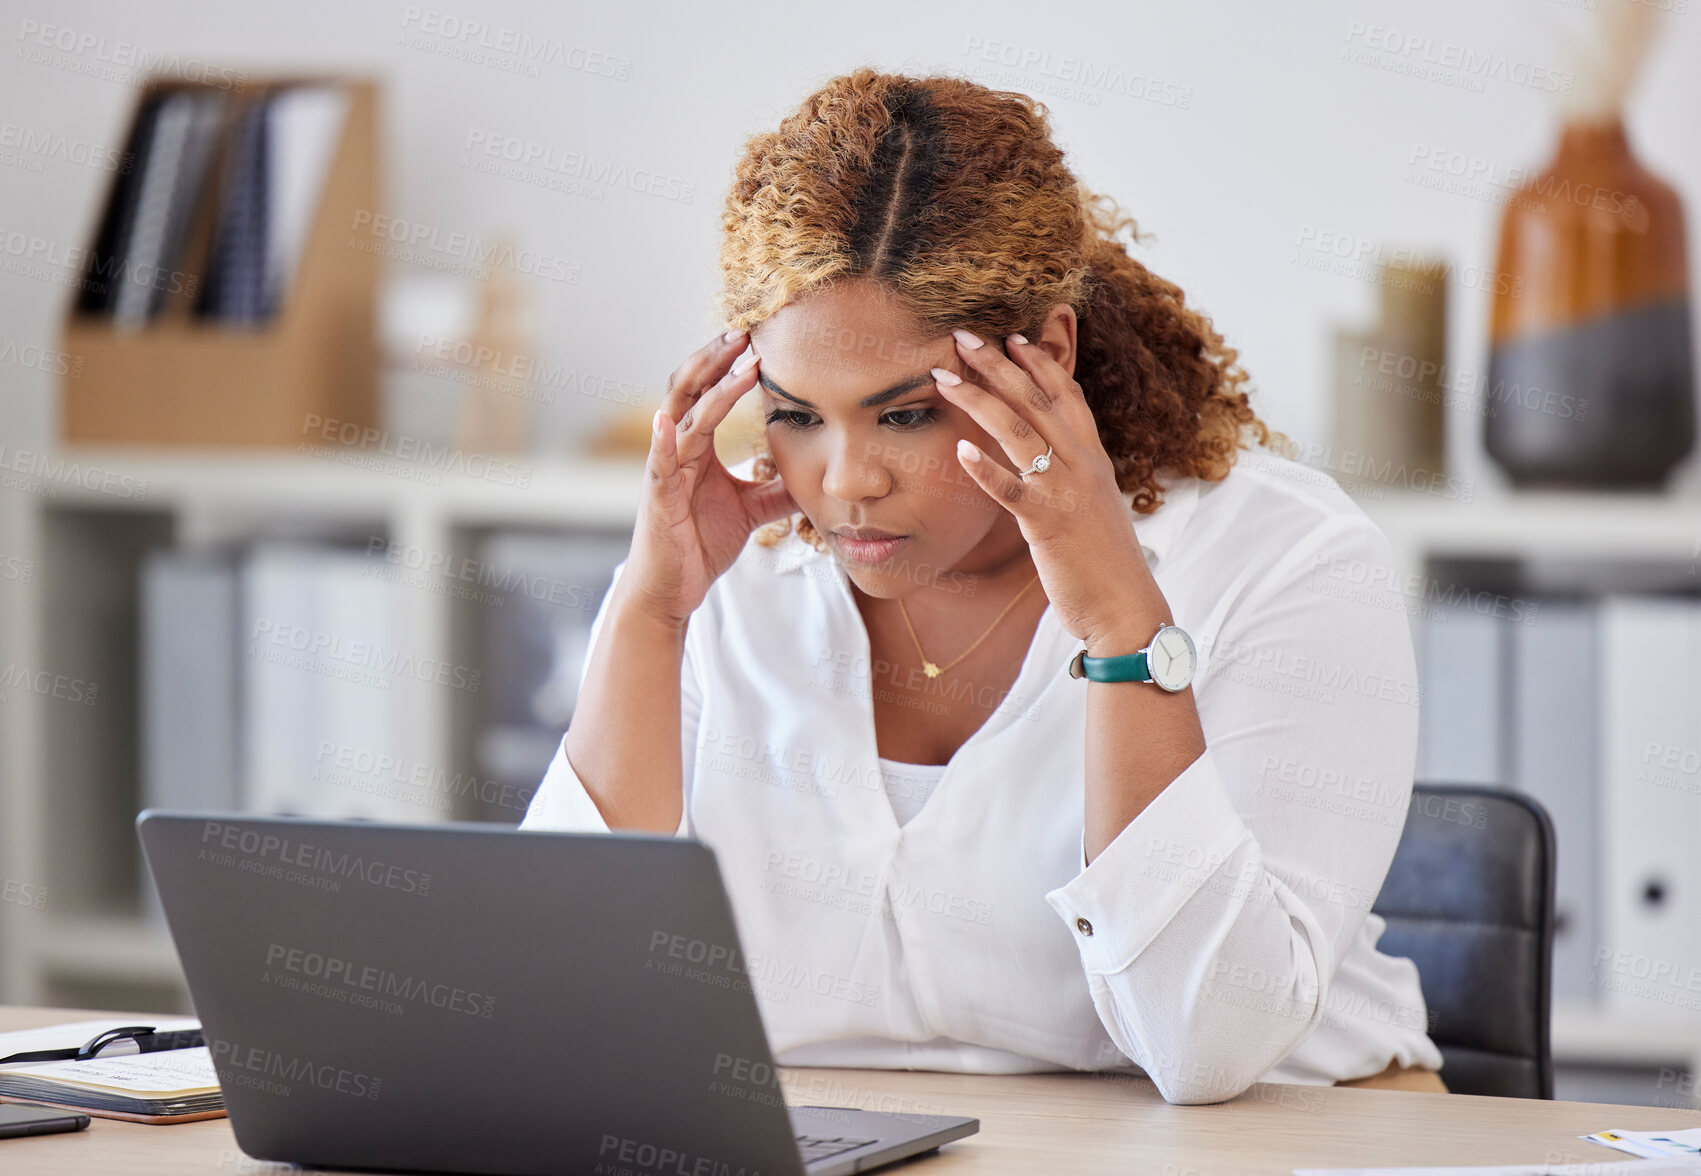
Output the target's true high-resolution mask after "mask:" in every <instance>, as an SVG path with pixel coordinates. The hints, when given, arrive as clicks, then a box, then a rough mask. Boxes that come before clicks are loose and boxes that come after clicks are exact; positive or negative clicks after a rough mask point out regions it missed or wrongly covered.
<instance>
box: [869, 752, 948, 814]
mask: <svg viewBox="0 0 1701 1176" xmlns="http://www.w3.org/2000/svg"><path fill="white" fill-rule="evenodd" d="M950 766H951V765H950V764H906V763H904V762H902V761H901V760H892V759H887V758H886V757H885V756H881V757H880V782H881V785H882V786H883V787H884V788H885V789H886V799H887V800H888V801H890V802H891V805H892V815H893V816H894V817H896V818H897V819H898V824H900V825H907V824H909V823H910V818H911V817H913V816H915V815H916V814H917V813H919V812H920V811H921V806H922V805H923V804H925V803H927V798H928V797H930V796H932V795H933V790H934V789H935V788H937V787H939V779H940V777H942V776H943V775H945V769H946V768H948V767H950Z"/></svg>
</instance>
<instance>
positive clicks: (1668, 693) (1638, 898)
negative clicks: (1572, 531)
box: [1592, 596, 1701, 1019]
mask: <svg viewBox="0 0 1701 1176" xmlns="http://www.w3.org/2000/svg"><path fill="white" fill-rule="evenodd" d="M1598 637H1599V645H1598V648H1599V650H1600V659H1599V660H1600V667H1601V672H1600V676H1599V685H1600V706H1601V741H1600V774H1601V781H1602V785H1603V789H1602V793H1601V806H1602V811H1601V829H1602V833H1603V853H1602V857H1601V870H1602V878H1603V883H1604V889H1603V894H1604V902H1603V907H1602V922H1603V926H1602V930H1601V935H1600V943H1599V945H1597V947H1596V949H1595V951H1594V953H1593V956H1592V960H1593V963H1594V968H1593V980H1594V982H1595V986H1596V989H1597V991H1598V992H1599V994H1600V1000H1601V1004H1602V1007H1603V1008H1605V1009H1607V1010H1609V1011H1611V1012H1614V1013H1622V1014H1624V1015H1627V1016H1630V1017H1634V1018H1638V1019H1657V1018H1665V1019H1669V1018H1670V1017H1671V1016H1672V1015H1674V1014H1676V1015H1678V1016H1680V1017H1683V1016H1687V1017H1690V1018H1693V1017H1695V1016H1696V1012H1695V1010H1696V1008H1697V1006H1698V1005H1701V993H1698V992H1696V991H1695V990H1694V989H1693V987H1692V986H1691V984H1692V980H1693V977H1694V976H1695V975H1696V974H1697V972H1696V971H1695V970H1696V969H1701V901H1698V898H1701V896H1698V893H1697V892H1698V890H1701V849H1698V848H1697V847H1698V846H1701V772H1697V771H1687V770H1685V767H1686V765H1689V764H1691V761H1692V759H1693V757H1696V756H1701V603H1697V602H1696V601H1694V600H1690V599H1685V598H1680V597H1661V596H1642V597H1634V596H1609V597H1607V598H1605V599H1604V600H1603V601H1602V602H1601V606H1600V628H1599V634H1598Z"/></svg>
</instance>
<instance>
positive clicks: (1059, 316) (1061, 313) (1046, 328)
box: [1034, 302, 1076, 379]
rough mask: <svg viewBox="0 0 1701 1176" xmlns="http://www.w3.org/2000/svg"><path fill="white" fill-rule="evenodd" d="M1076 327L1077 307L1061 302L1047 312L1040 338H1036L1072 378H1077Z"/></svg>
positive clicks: (1041, 327) (1036, 341)
mask: <svg viewBox="0 0 1701 1176" xmlns="http://www.w3.org/2000/svg"><path fill="white" fill-rule="evenodd" d="M1075 327H1076V321H1075V308H1074V307H1073V306H1070V305H1069V304H1068V303H1067V302H1059V303H1058V304H1057V305H1055V306H1053V307H1052V308H1051V310H1050V311H1049V312H1048V313H1047V314H1046V316H1045V322H1044V323H1042V324H1041V325H1040V332H1039V338H1038V339H1035V340H1034V342H1035V343H1038V344H1039V345H1040V346H1041V347H1043V348H1045V351H1046V354H1047V355H1049V356H1051V358H1052V359H1054V360H1056V361H1057V366H1058V367H1060V368H1062V369H1063V370H1064V371H1065V372H1067V373H1069V378H1070V379H1074V378H1075Z"/></svg>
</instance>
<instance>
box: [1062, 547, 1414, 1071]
mask: <svg viewBox="0 0 1701 1176" xmlns="http://www.w3.org/2000/svg"><path fill="white" fill-rule="evenodd" d="M1335 560H1346V561H1353V566H1357V565H1358V563H1360V562H1362V563H1363V564H1364V565H1365V566H1367V567H1368V568H1371V569H1378V570H1384V569H1385V570H1386V572H1387V574H1386V575H1383V576H1381V577H1379V578H1378V579H1379V582H1380V583H1382V584H1384V585H1387V588H1386V589H1385V591H1381V592H1379V593H1378V592H1373V593H1372V594H1370V595H1364V594H1360V595H1359V596H1357V597H1356V598H1352V599H1346V598H1342V597H1341V596H1340V595H1338V594H1335V593H1332V592H1330V591H1328V590H1326V589H1327V588H1328V587H1329V585H1327V584H1324V585H1321V586H1320V583H1319V579H1318V577H1317V576H1316V575H1315V572H1316V569H1318V568H1319V567H1321V566H1323V565H1324V564H1325V563H1328V562H1330V561H1335ZM1392 568H1393V556H1392V551H1391V550H1390V548H1389V545H1388V542H1387V540H1386V538H1385V537H1384V536H1383V535H1382V533H1381V532H1380V531H1379V530H1377V528H1376V527H1375V526H1374V524H1372V523H1371V522H1370V521H1369V520H1368V519H1367V518H1365V517H1363V516H1362V515H1353V516H1342V517H1337V518H1335V519H1332V520H1330V521H1329V522H1326V523H1324V524H1322V525H1321V526H1319V527H1318V528H1317V529H1316V531H1315V532H1314V533H1313V534H1312V535H1311V536H1309V537H1308V538H1307V540H1306V541H1305V542H1303V543H1301V544H1298V545H1296V547H1295V548H1294V550H1292V551H1291V552H1290V553H1289V555H1288V556H1287V557H1286V558H1284V559H1283V560H1282V561H1281V563H1280V564H1278V565H1277V566H1275V567H1273V568H1272V569H1271V570H1270V573H1269V574H1268V575H1267V576H1265V577H1263V578H1262V579H1261V580H1260V582H1259V583H1258V584H1257V585H1255V586H1254V587H1252V588H1251V589H1249V590H1248V591H1247V592H1246V593H1245V594H1244V595H1243V596H1242V597H1240V598H1239V600H1238V602H1237V603H1235V604H1234V605H1232V606H1231V607H1230V609H1229V610H1228V611H1227V613H1226V614H1225V615H1224V618H1223V620H1222V623H1221V624H1220V625H1219V626H1218V627H1217V629H1216V632H1215V633H1214V634H1213V635H1212V636H1211V638H1210V639H1209V640H1208V641H1202V642H1201V643H1200V670H1199V674H1198V676H1197V677H1196V679H1195V682H1194V686H1193V689H1194V698H1195V703H1196V705H1197V707H1198V709H1199V716H1200V721H1201V724H1202V726H1203V728H1204V732H1205V737H1206V745H1207V746H1206V750H1205V751H1204V752H1203V753H1202V754H1201V755H1200V756H1199V757H1198V758H1197V759H1195V760H1194V761H1193V762H1192V763H1191V764H1189V765H1188V766H1187V767H1186V768H1185V769H1183V770H1182V772H1181V773H1180V774H1179V775H1178V776H1177V777H1176V778H1175V779H1174V780H1173V781H1171V782H1170V783H1169V784H1168V785H1167V786H1166V787H1165V789H1164V790H1163V791H1162V792H1161V793H1159V794H1158V795H1157V796H1156V797H1155V798H1154V799H1153V800H1152V802H1151V803H1150V804H1149V805H1147V807H1146V808H1145V809H1144V810H1142V811H1141V812H1140V814H1139V815H1138V816H1136V817H1135V818H1134V819H1133V820H1132V821H1131V822H1129V824H1128V825H1127V826H1126V827H1125V828H1124V829H1123V830H1122V831H1121V833H1119V834H1118V835H1117V837H1116V838H1115V839H1114V840H1113V841H1112V842H1111V843H1110V845H1108V846H1107V847H1106V848H1105V850H1104V852H1103V853H1101V854H1100V855H1099V856H1098V857H1097V858H1096V859H1094V860H1093V862H1092V863H1091V864H1090V865H1084V867H1083V868H1082V870H1081V872H1080V873H1079V874H1078V875H1077V876H1076V877H1075V878H1074V879H1072V880H1071V881H1070V882H1068V883H1067V884H1066V885H1064V886H1061V887H1058V888H1057V889H1055V890H1052V891H1050V892H1048V893H1047V894H1046V900H1047V901H1048V902H1049V903H1050V905H1051V906H1052V908H1053V909H1054V910H1056V912H1057V913H1058V915H1059V916H1060V917H1061V918H1062V919H1063V920H1064V922H1065V924H1066V926H1067V927H1068V930H1069V933H1070V935H1071V936H1072V937H1073V938H1074V940H1075V943H1076V947H1077V949H1078V950H1079V952H1080V958H1081V964H1082V967H1083V968H1084V970H1085V972H1086V977H1087V982H1088V986H1089V988H1090V990H1091V994H1092V999H1093V1004H1094V1007H1095V1008H1096V1009H1097V1011H1098V1014H1099V1018H1100V1020H1101V1021H1102V1023H1103V1024H1104V1027H1105V1030H1106V1032H1107V1033H1108V1034H1109V1036H1110V1037H1111V1039H1112V1041H1113V1042H1114V1043H1115V1045H1116V1046H1117V1048H1118V1049H1120V1050H1121V1051H1122V1052H1123V1053H1124V1054H1125V1055H1126V1056H1127V1057H1129V1058H1130V1059H1132V1060H1133V1061H1134V1062H1135V1063H1137V1064H1138V1065H1139V1066H1140V1067H1141V1068H1142V1069H1144V1070H1145V1071H1146V1073H1147V1074H1148V1075H1149V1076H1150V1077H1151V1078H1152V1079H1153V1081H1154V1082H1155V1083H1156V1084H1157V1086H1158V1088H1159V1090H1160V1092H1161V1093H1162V1094H1163V1096H1164V1097H1165V1098H1166V1099H1167V1100H1169V1101H1170V1102H1180V1103H1204V1102H1219V1101H1222V1100H1225V1099H1228V1098H1232V1097H1234V1096H1235V1095H1237V1094H1239V1093H1240V1092H1241V1091H1243V1090H1245V1089H1246V1088H1247V1087H1248V1086H1250V1085H1251V1084H1252V1083H1253V1082H1255V1081H1257V1080H1258V1078H1259V1077H1260V1076H1261V1075H1262V1074H1264V1073H1265V1072H1266V1071H1268V1070H1269V1069H1271V1068H1272V1067H1273V1066H1275V1065H1277V1064H1278V1063H1279V1062H1281V1061H1282V1060H1283V1059H1284V1058H1285V1057H1287V1055H1288V1054H1290V1053H1291V1052H1292V1051H1293V1050H1294V1049H1295V1048H1296V1047H1297V1046H1298V1045H1300V1044H1301V1043H1302V1042H1303V1041H1304V1040H1305V1039H1306V1037H1307V1036H1308V1035H1309V1034H1310V1033H1311V1032H1312V1031H1313V1030H1314V1029H1315V1028H1316V1027H1317V1025H1318V1024H1319V1023H1320V1022H1321V1020H1322V1018H1323V1016H1324V1013H1325V1010H1326V1008H1327V998H1328V991H1329V985H1330V982H1331V980H1332V978H1333V977H1334V975H1335V971H1336V967H1337V964H1338V962H1339V961H1340V960H1341V959H1342V958H1343V956H1344V955H1345V954H1346V953H1347V951H1348V949H1349V948H1350V947H1351V945H1352V943H1353V941H1354V939H1355V938H1356V937H1357V936H1358V934H1359V932H1360V928H1361V925H1362V924H1363V923H1364V920H1365V916H1366V914H1367V913H1368V911H1369V909H1370V906H1371V904H1372V903H1373V902H1374V900H1375V897H1376V894H1377V892H1378V890H1379V889H1380V888H1381V885H1382V880H1383V878H1384V877H1385V876H1386V875H1387V872H1388V867H1389V864H1390V862H1391V861H1392V859H1393V855H1394V850H1395V847H1396V846H1397V844H1398V842H1399V837H1400V833H1401V831H1402V829H1403V828H1404V822H1405V814H1406V808H1407V805H1409V803H1410V798H1411V790H1412V776H1413V768H1414V764H1415V759H1416V753H1417V720H1418V688H1417V683H1416V675H1417V670H1416V661H1415V657H1414V652H1413V649H1412V640H1411V632H1410V626H1409V623H1408V621H1407V617H1406V612H1405V609H1404V607H1403V604H1404V602H1403V599H1402V598H1401V597H1400V595H1399V593H1398V591H1397V589H1396V588H1395V587H1394V585H1395V584H1397V582H1398V581H1397V578H1396V577H1395V576H1394V575H1393V574H1392ZM1083 861H1084V858H1083ZM1416 1015H1418V1016H1421V1015H1422V1014H1421V1012H1419V1013H1417V1014H1416Z"/></svg>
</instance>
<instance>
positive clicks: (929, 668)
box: [898, 572, 1039, 678]
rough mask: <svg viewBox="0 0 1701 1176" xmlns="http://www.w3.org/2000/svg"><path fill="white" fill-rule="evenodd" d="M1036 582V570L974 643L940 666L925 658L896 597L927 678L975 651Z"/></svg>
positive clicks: (908, 611)
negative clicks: (1032, 576) (1031, 577)
mask: <svg viewBox="0 0 1701 1176" xmlns="http://www.w3.org/2000/svg"><path fill="white" fill-rule="evenodd" d="M1037 583H1039V573H1037V572H1036V573H1035V574H1034V578H1033V579H1031V580H1029V581H1028V582H1027V585H1026V586H1025V587H1023V589H1022V591H1020V592H1018V593H1016V595H1015V596H1012V597H1011V598H1010V603H1009V604H1007V605H1005V606H1004V612H1001V613H999V614H998V615H997V616H996V617H993V618H992V624H990V625H988V626H987V627H986V633H982V634H981V635H980V636H979V637H976V638H975V643H974V645H971V646H969V647H968V648H967V649H965V650H963V652H961V653H959V654H958V655H957V656H956V657H954V658H952V659H951V660H950V661H949V662H947V663H946V664H945V665H942V666H941V665H935V664H934V663H933V662H930V661H928V660H927V654H926V653H924V652H922V648H921V638H919V637H917V636H916V635H915V626H914V625H912V624H910V610H909V609H907V608H905V607H904V598H903V597H902V596H900V597H898V611H899V612H901V613H903V614H904V627H905V628H907V629H908V630H909V631H910V640H911V641H914V642H915V651H916V653H917V654H919V655H920V657H921V668H922V669H923V670H925V671H926V672H927V676H928V677H929V678H937V677H938V676H939V675H940V674H943V673H944V672H945V671H946V670H948V669H950V668H951V667H952V666H954V665H956V664H957V663H958V662H960V661H962V660H963V659H964V658H965V657H968V656H969V654H971V653H973V652H974V651H975V646H976V645H979V644H980V643H981V642H982V641H985V640H986V637H987V633H991V632H992V631H993V630H994V629H996V628H997V627H998V622H999V621H1002V620H1003V619H1004V617H1005V614H1006V613H1008V612H1009V611H1010V610H1011V609H1013V608H1015V607H1016V602H1017V601H1018V600H1020V599H1022V597H1023V596H1024V595H1025V594H1026V593H1027V591H1028V589H1029V588H1032V587H1033V586H1034V585H1035V584H1037Z"/></svg>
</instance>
